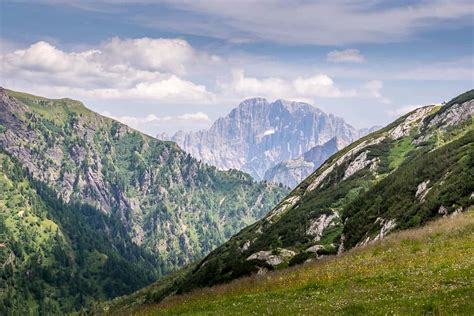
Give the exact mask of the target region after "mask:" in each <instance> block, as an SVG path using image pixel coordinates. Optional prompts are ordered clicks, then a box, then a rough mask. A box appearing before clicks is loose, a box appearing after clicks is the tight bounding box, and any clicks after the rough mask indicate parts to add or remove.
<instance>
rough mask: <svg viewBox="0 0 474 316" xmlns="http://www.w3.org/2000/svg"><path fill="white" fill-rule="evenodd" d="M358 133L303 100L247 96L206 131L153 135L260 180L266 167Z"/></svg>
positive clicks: (351, 138) (340, 120) (224, 166)
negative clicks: (330, 141) (270, 99)
mask: <svg viewBox="0 0 474 316" xmlns="http://www.w3.org/2000/svg"><path fill="white" fill-rule="evenodd" d="M360 134H361V133H360V132H359V131H358V130H356V129H355V128H354V127H352V126H351V125H349V124H347V123H346V122H345V121H344V120H343V119H342V118H339V117H335V116H334V115H328V114H326V113H324V112H322V111H321V110H319V109H317V108H315V107H313V106H312V105H310V104H307V103H304V102H293V101H287V100H276V101H274V102H271V103H269V102H268V101H267V100H266V99H264V98H250V99H246V100H244V101H242V102H241V103H240V104H239V106H237V107H236V108H234V109H233V110H232V111H231V112H230V113H229V114H228V115H227V116H225V117H221V118H219V119H218V120H217V121H215V122H214V124H213V125H212V126H211V127H210V128H209V129H208V130H202V131H198V132H191V133H183V132H178V133H176V134H175V135H173V136H171V137H170V136H168V135H166V134H160V135H157V137H158V138H159V139H163V140H171V141H174V142H176V143H177V144H178V145H179V146H180V147H181V148H183V149H184V150H185V151H187V152H189V153H190V154H191V155H192V156H194V157H195V158H197V159H199V160H202V161H204V162H207V163H209V164H212V165H215V166H217V167H218V168H220V169H230V168H235V169H239V170H242V171H245V172H248V173H250V174H251V175H252V176H253V177H254V178H255V179H257V180H260V179H262V178H263V176H264V174H265V172H266V171H267V170H268V169H269V168H271V167H273V166H275V165H276V164H278V163H280V162H281V161H284V160H287V159H294V158H297V157H299V156H301V155H303V154H304V153H305V152H306V151H308V150H309V149H311V148H312V147H314V146H317V145H323V144H325V143H326V142H327V141H329V140H330V139H331V138H333V137H335V136H337V137H338V138H340V139H344V140H346V142H350V141H353V140H356V139H358V138H359V136H360Z"/></svg>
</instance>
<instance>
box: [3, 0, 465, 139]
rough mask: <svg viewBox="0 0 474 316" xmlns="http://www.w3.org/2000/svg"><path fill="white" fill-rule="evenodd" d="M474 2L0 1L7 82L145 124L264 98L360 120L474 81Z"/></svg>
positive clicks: (186, 123)
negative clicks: (301, 103)
mask: <svg viewBox="0 0 474 316" xmlns="http://www.w3.org/2000/svg"><path fill="white" fill-rule="evenodd" d="M473 12H474V8H473V5H472V2H470V1H458V0H454V1H435V0H426V1H379V0H372V1H350V2H348V1H333V2H328V1H293V2H288V1H283V0H275V1H271V0H268V1H252V0H243V1H147V0H142V1H127V0H121V1H118V0H100V1H61V0H50V1H42V0H39V1H5V0H2V1H1V13H0V14H1V16H0V17H1V25H0V26H1V28H0V44H1V52H0V53H1V66H2V67H1V73H0V75H1V77H0V79H1V80H0V84H1V85H3V86H6V87H8V88H12V89H17V90H23V91H28V92H31V93H36V94H41V95H45V96H49V97H65V96H67V97H73V98H77V99H80V100H82V101H84V102H85V103H86V104H87V106H89V107H90V108H92V109H94V110H96V111H98V112H100V113H103V114H106V115H109V116H112V117H115V118H117V119H119V120H121V121H123V122H125V123H128V124H130V125H132V126H133V127H136V128H138V129H140V130H142V131H144V132H146V133H149V134H152V135H153V134H156V133H158V132H162V131H167V132H174V131H176V130H178V129H185V130H196V129H199V128H205V127H207V126H209V125H210V124H211V123H212V121H214V120H215V119H216V118H218V117H219V116H223V115H226V114H227V113H228V111H229V110H230V109H231V108H233V107H235V106H237V105H238V103H239V102H240V101H241V100H243V99H245V98H247V97H253V96H263V97H266V98H268V99H269V100H274V99H278V98H283V99H290V100H303V101H306V102H309V103H311V104H313V105H315V106H317V107H319V108H321V109H323V110H324V111H326V112H329V113H334V114H336V115H338V116H342V117H343V118H345V119H346V120H347V121H348V122H349V123H351V124H353V125H354V126H356V127H366V126H372V125H380V124H386V123H387V122H390V121H392V120H393V119H394V118H395V117H397V116H398V115H401V114H403V113H404V112H406V111H408V110H410V109H412V108H414V107H416V106H419V105H424V104H429V103H439V102H442V101H446V100H448V99H450V98H451V97H454V96H456V95H457V94H459V93H461V92H463V91H466V90H468V89H471V88H472V87H473V80H474V79H473V52H474V34H473V19H474V15H473Z"/></svg>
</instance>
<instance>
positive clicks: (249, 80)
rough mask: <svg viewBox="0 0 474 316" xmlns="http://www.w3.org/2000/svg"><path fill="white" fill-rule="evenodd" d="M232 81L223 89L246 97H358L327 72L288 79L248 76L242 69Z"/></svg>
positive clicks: (224, 84) (234, 75) (306, 99)
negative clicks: (325, 73)
mask: <svg viewBox="0 0 474 316" xmlns="http://www.w3.org/2000/svg"><path fill="white" fill-rule="evenodd" d="M232 74H233V75H232V80H231V81H230V82H227V83H222V84H221V88H222V89H223V90H225V91H228V92H229V93H234V94H237V95H238V96H240V97H242V98H246V97H254V96H263V97H267V98H270V99H291V100H302V101H309V102H312V100H314V98H318V97H326V98H341V97H349V96H355V95H356V92H355V91H354V90H348V91H343V90H341V89H340V88H338V87H337V86H336V85H335V83H334V81H333V80H332V79H331V78H330V77H329V76H327V75H324V74H316V75H313V76H310V77H296V78H294V79H285V78H280V77H267V78H256V77H248V76H246V75H245V72H244V71H243V70H241V69H235V70H234V71H233V73H232Z"/></svg>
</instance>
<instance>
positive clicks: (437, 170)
mask: <svg viewBox="0 0 474 316" xmlns="http://www.w3.org/2000/svg"><path fill="white" fill-rule="evenodd" d="M473 99H474V90H471V91H469V92H467V93H465V94H463V95H462V96H460V97H458V98H455V99H453V100H452V101H450V102H448V103H447V104H445V105H444V106H443V107H439V106H426V107H422V108H419V109H417V110H415V111H413V112H411V113H409V114H407V115H405V116H403V117H401V118H399V119H398V120H396V121H395V122H393V123H392V124H390V125H388V126H387V127H385V128H383V129H381V130H378V131H376V132H374V133H372V134H370V135H368V136H366V137H364V138H362V139H360V140H358V141H356V142H354V143H353V144H351V145H349V146H347V147H345V148H344V149H342V150H341V151H339V152H338V153H336V154H335V155H333V156H332V157H331V158H329V159H328V160H326V162H325V163H324V164H323V165H322V166H321V167H319V168H318V169H317V170H316V171H315V172H314V173H312V174H311V175H310V176H309V177H308V178H306V179H305V180H304V181H303V182H302V183H301V184H300V185H298V186H297V187H296V188H295V189H294V190H293V191H292V192H291V193H290V194H289V195H288V197H287V198H285V199H284V200H282V201H281V202H280V203H279V204H278V205H277V206H276V207H275V208H274V209H273V210H272V211H271V212H269V213H268V214H267V215H266V216H265V217H264V218H263V219H262V220H260V221H258V222H256V223H255V224H253V225H251V226H249V227H247V228H245V229H243V230H242V231H241V232H240V233H238V234H237V235H235V236H234V237H232V238H231V239H230V240H229V241H228V242H227V243H226V244H224V245H223V246H221V247H219V248H218V249H216V250H214V251H213V252H211V253H210V254H209V255H208V256H207V257H206V258H205V259H203V260H202V261H201V262H200V263H198V264H197V266H196V267H195V268H194V269H193V270H192V271H190V272H189V273H188V274H187V276H186V277H184V278H183V280H182V281H181V282H180V284H179V285H178V286H177V288H176V287H175V288H174V290H176V289H178V291H189V290H190V289H193V288H195V287H202V286H210V285H213V284H216V283H221V282H225V281H228V280H232V279H235V278H238V277H240V276H243V275H248V274H251V273H257V272H259V273H262V271H265V269H266V270H271V269H280V268H283V267H286V266H288V265H293V264H297V263H302V262H305V261H307V260H315V259H317V258H320V257H321V256H324V255H328V254H337V253H340V252H343V251H345V250H348V249H350V248H352V247H355V246H358V245H359V246H360V245H364V244H367V243H371V242H373V241H375V240H379V239H381V238H383V237H384V236H386V235H387V234H389V233H391V232H393V231H396V230H400V229H405V228H409V227H416V226H419V225H422V224H424V223H425V222H427V221H429V220H431V219H434V218H436V217H439V216H447V215H449V214H457V213H459V212H460V211H463V210H466V209H467V208H468V207H469V206H470V205H472V204H474V198H473V196H474V161H473V159H474V118H473V114H472V113H473V109H474V100H473ZM422 195H423V197H422ZM280 249H285V250H287V251H291V252H293V253H294V255H292V256H289V255H288V256H287V257H285V258H284V260H283V257H278V258H279V260H277V261H278V264H276V265H272V264H269V262H267V260H259V259H261V258H260V257H261V256H260V254H264V255H265V256H266V257H265V258H267V257H269V254H271V253H272V251H275V254H277V253H278V252H279V250H280ZM309 250H311V251H309ZM287 254H289V252H287ZM267 255H268V256H267ZM252 256H253V257H252ZM249 258H250V259H249ZM265 258H263V259H265ZM273 259H275V258H273ZM280 259H282V260H280ZM277 261H272V262H274V263H276V262H277Z"/></svg>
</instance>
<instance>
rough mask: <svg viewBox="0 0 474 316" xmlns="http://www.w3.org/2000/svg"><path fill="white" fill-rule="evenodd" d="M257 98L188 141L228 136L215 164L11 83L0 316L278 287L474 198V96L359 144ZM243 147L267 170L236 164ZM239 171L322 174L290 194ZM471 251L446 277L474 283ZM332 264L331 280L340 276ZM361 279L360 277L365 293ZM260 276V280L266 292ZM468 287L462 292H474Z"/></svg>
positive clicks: (0, 130)
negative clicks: (302, 270)
mask: <svg viewBox="0 0 474 316" xmlns="http://www.w3.org/2000/svg"><path fill="white" fill-rule="evenodd" d="M246 102H247V103H246ZM246 102H244V103H242V104H241V106H239V108H238V109H235V110H233V111H232V112H231V114H230V115H229V116H228V117H226V118H222V119H220V120H218V121H217V122H216V123H215V124H214V125H213V127H212V128H211V129H210V130H209V131H201V132H197V133H192V134H188V135H186V136H183V137H184V139H193V137H197V136H196V135H201V137H202V140H203V144H205V145H206V146H207V145H208V144H209V142H207V143H206V140H213V141H217V140H218V141H219V142H222V143H221V144H222V146H223V148H222V149H227V150H229V151H225V150H224V151H219V148H217V147H216V148H214V150H215V152H213V151H207V149H206V151H204V149H203V150H202V152H207V154H208V155H214V154H215V155H216V157H217V158H219V159H220V158H223V157H229V160H226V159H227V158H226V159H224V160H223V161H226V162H227V163H228V165H226V166H223V167H220V168H218V167H216V166H211V165H208V164H207V163H206V162H204V161H201V160H198V159H197V158H194V157H192V156H191V154H189V153H186V152H185V151H183V150H182V149H181V148H180V146H178V145H177V144H176V143H174V142H169V141H161V140H158V139H155V138H153V137H150V136H147V135H144V134H142V133H139V132H137V131H135V130H133V129H131V128H129V127H127V126H126V125H123V124H121V123H119V122H117V121H114V120H112V119H109V118H106V117H103V116H101V115H98V114H97V113H94V112H93V111H91V110H89V109H87V108H86V107H85V106H84V105H83V104H82V103H81V102H79V101H75V100H71V99H48V98H44V97H38V96H33V95H30V94H26V93H21V92H15V91H11V90H6V89H3V88H0V238H1V239H0V264H1V265H2V270H1V271H0V279H1V280H2V282H1V283H0V314H9V313H11V311H14V312H15V313H18V314H61V313H67V312H71V311H80V310H81V309H83V308H88V312H91V313H114V312H115V311H120V312H124V313H130V312H131V311H132V310H133V309H134V308H136V307H143V306H144V305H146V304H156V303H157V302H161V301H163V300H164V299H166V300H165V301H164V302H165V303H166V302H173V301H175V302H176V301H182V299H181V298H182V297H180V296H176V295H181V294H186V293H190V292H192V291H193V290H197V289H202V288H204V287H213V286H216V285H219V284H223V283H227V282H230V281H233V280H235V279H238V278H241V277H246V276H251V275H266V274H268V275H269V279H270V278H271V275H272V274H271V273H272V271H276V270H283V269H285V268H288V267H291V266H296V265H300V264H303V263H307V262H324V261H325V260H321V259H325V258H335V257H337V258H339V257H340V256H339V255H341V254H344V253H347V252H350V253H351V251H352V249H354V248H355V249H359V248H362V247H366V246H368V245H369V246H370V245H374V244H376V243H377V242H379V241H380V240H382V239H385V237H386V236H387V235H389V234H392V233H394V232H397V231H402V230H406V229H409V228H415V227H419V226H423V225H425V224H426V223H428V222H430V221H433V220H435V219H438V218H442V217H446V218H449V217H454V216H456V215H458V214H460V213H461V212H464V211H466V210H467V209H469V208H472V205H474V90H470V91H468V92H466V93H464V94H461V95H459V96H457V97H455V98H454V99H452V100H451V101H449V102H447V103H445V104H443V105H442V106H437V105H427V106H424V107H420V108H418V109H416V110H414V111H412V112H410V113H408V114H406V115H404V116H402V117H400V118H398V119H397V120H396V121H394V122H393V123H391V124H389V125H387V126H385V127H383V128H380V129H377V130H375V131H372V132H371V133H370V134H368V135H366V136H363V137H362V138H359V136H361V134H363V133H364V131H357V130H355V129H353V128H351V127H350V125H347V124H346V123H344V122H343V121H342V119H338V118H335V117H333V116H331V115H326V114H324V113H322V112H320V111H319V110H317V109H315V108H313V107H311V106H309V105H307V104H304V103H290V102H286V101H276V102H274V103H271V104H269V103H267V102H266V101H265V100H264V99H252V100H248V101H246ZM255 102H259V103H258V104H256V103H255ZM274 109H279V111H280V112H274ZM254 112H256V113H254ZM270 112H271V113H272V114H271V115H269V113H270ZM275 113H277V114H275ZM254 114H255V116H254ZM251 116H253V118H252V117H251ZM288 116H290V118H288ZM257 117H258V118H259V119H257ZM269 117H271V118H272V119H271V120H269V119H268V118H269ZM231 118H232V119H231ZM283 118H285V119H283ZM295 118H296V119H295ZM219 122H220V123H219ZM270 123H271V124H270ZM302 126H303V127H304V128H302ZM230 127H232V128H230ZM244 127H245V128H244ZM217 130H219V131H221V132H222V135H221V134H219V133H217V132H216V131H217ZM277 130H278V131H277ZM280 130H283V131H281V132H279V131H280ZM210 131H214V132H215V133H213V134H212V136H211V134H210ZM257 131H258V133H260V134H258V135H261V140H260V142H256V139H257V138H258V137H256V136H255V135H257ZM367 132H368V131H367ZM336 134H337V135H336ZM273 135H275V136H273ZM267 137H268V138H267ZM273 137H275V138H273ZM351 137H352V138H351ZM232 139H233V140H234V141H235V142H232V141H231V140H232ZM352 139H357V140H355V141H352ZM244 140H247V141H248V143H247V145H246V144H245V142H244ZM193 141H195V140H193ZM285 141H286V142H287V145H286V147H285V146H284V142H285ZM351 141H352V142H351ZM298 142H299V143H298ZM298 144H299V145H298ZM302 144H306V145H305V146H306V147H305V148H304V149H303V145H302ZM183 147H185V146H183ZM202 148H204V147H202ZM240 149H242V150H243V152H246V153H248V152H250V150H252V151H253V152H255V154H256V155H259V156H258V157H260V158H259V159H260V161H258V160H255V159H253V158H252V159H250V160H249V161H247V160H246V159H243V160H242V159H240V160H239V159H236V160H232V159H230V158H232V157H234V158H235V157H237V156H236V155H237V152H238V150H240ZM262 149H265V151H267V153H265V151H263V152H262V151H261V150H262ZM332 151H337V152H335V153H334V154H332V155H331V154H330V152H332ZM229 153H233V154H235V155H234V156H233V155H229ZM271 153H273V154H271ZM277 154H278V155H280V154H281V157H283V158H281V159H284V160H280V161H279V162H278V163H277V160H276V158H275V160H274V162H272V163H273V164H274V165H273V167H272V166H271V163H268V161H266V160H265V159H264V157H276V156H277ZM285 155H286V156H285ZM293 155H294V156H293ZM327 156H329V157H328V158H326V157H327ZM217 158H216V161H217ZM238 162H240V163H242V165H241V166H247V167H248V166H250V165H253V166H254V167H255V168H254V169H253V170H254V171H255V170H257V169H258V170H259V173H258V177H264V176H265V173H266V174H267V176H266V177H267V178H268V180H271V181H274V180H273V179H276V178H279V179H285V181H287V182H288V183H289V184H292V185H294V184H296V183H297V182H298V177H304V173H302V172H300V171H301V170H302V169H301V168H303V167H305V168H306V167H307V169H306V170H305V172H311V171H310V169H311V165H310V164H312V166H314V167H315V166H316V165H318V164H320V166H319V167H317V169H316V170H315V171H313V172H312V173H311V174H310V175H309V176H307V177H306V178H305V179H304V180H303V181H301V182H300V183H298V184H296V185H295V186H294V189H293V190H292V191H291V192H289V193H288V189H287V188H286V187H285V186H283V185H276V184H273V183H271V181H263V182H256V181H255V180H254V178H252V176H251V175H249V174H246V173H244V172H242V171H239V170H236V168H237V167H236V166H235V165H233V164H234V163H238ZM292 163H293V164H294V165H295V166H296V167H295V168H293V170H299V171H298V172H295V171H291V170H292V169H291V168H292ZM278 164H280V165H278ZM275 165H276V166H277V167H275ZM301 166H303V167H301ZM228 168H229V170H227V171H222V170H219V169H228ZM242 168H243V167H242ZM249 168H250V167H249ZM252 168H253V167H252ZM269 168H274V169H269ZM285 168H286V169H287V170H290V172H286V171H285ZM298 168H300V169H298ZM267 170H270V171H267ZM278 173H279V174H278ZM295 174H296V175H297V176H294V175H295ZM254 176H255V177H257V176H256V175H255V174H254ZM278 182H281V181H278ZM453 223H456V221H455V222H453ZM466 227H467V226H466ZM471 228H472V227H471ZM466 229H467V228H466ZM466 231H467V230H463V231H462V232H461V231H460V232H459V233H458V234H457V235H453V236H451V237H452V238H451V237H448V236H445V237H442V238H443V239H442V240H446V241H440V240H441V239H440V238H441V237H439V234H441V233H443V234H447V230H444V231H443V230H439V233H436V234H433V233H432V232H430V233H429V234H430V235H429V236H428V235H426V234H427V233H424V234H425V236H428V237H426V238H425V239H423V240H429V241H430V242H431V241H432V246H430V247H431V248H430V250H429V251H427V253H429V254H430V255H432V256H434V252H433V251H435V253H436V254H439V253H442V250H441V249H442V247H445V246H446V247H447V248H446V249H447V250H448V251H449V253H450V254H452V253H453V249H455V247H456V246H459V247H464V248H462V249H460V251H461V252H462V253H463V254H464V253H465V252H466V251H465V248H466V246H465V245H464V244H462V243H461V241H460V240H461V239H464V238H461V237H459V236H467V233H466ZM461 233H462V235H461ZM437 234H438V235H437ZM410 242H411V241H403V242H402V243H401V244H400V243H399V244H397V245H400V247H398V246H396V245H395V246H393V245H392V246H390V245H389V246H387V247H392V248H390V249H387V250H386V251H385V250H384V258H385V259H384V260H387V258H392V259H391V260H392V261H391V262H393V260H395V259H394V256H393V252H394V251H402V252H403V254H404V255H405V256H408V253H413V252H417V251H418V250H417V249H419V247H420V246H419V245H418V246H417V245H412V244H410ZM430 242H428V243H430ZM449 242H456V246H454V247H453V246H452V245H450V246H449V247H448V246H447V245H448V244H449ZM407 243H408V244H407ZM384 249H385V248H384ZM467 251H468V250H467ZM376 252H377V250H376V249H375V250H373V251H369V252H365V256H370V258H372V259H370V260H372V261H370V262H372V264H374V265H375V264H377V262H379V261H380V260H381V259H377V258H375V259H373V257H376V256H377V254H376ZM341 257H343V256H341ZM412 257H413V256H412ZM349 258H353V259H354V260H355V261H357V260H359V259H360V257H358V256H357V254H356V255H355V256H353V257H349ZM397 258H399V259H400V260H405V259H404V258H405V257H400V256H399V257H397ZM424 258H426V260H435V257H428V256H426V257H424ZM462 258H463V261H462V264H463V266H462V269H461V270H459V269H458V270H456V269H454V268H453V267H455V266H453V264H454V263H449V262H444V263H443V266H440V267H438V268H439V269H446V267H448V268H450V269H451V268H453V269H452V270H450V271H451V272H449V273H451V274H453V273H457V272H455V271H463V272H462V273H464V274H463V275H465V271H467V270H466V269H465V264H466V262H467V261H466V260H465V259H466V258H469V256H468V255H463V257H462ZM374 260H375V261H374ZM413 260H415V259H413ZM359 261H360V260H359ZM418 261H419V260H418ZM418 261H417V262H418ZM338 262H347V260H346V261H344V260H343V259H341V260H340V261H337V262H336V261H334V265H335V268H334V269H336V270H337V269H338V268H337V267H342V268H341V269H348V266H347V265H343V266H339V265H338V264H339V263H338ZM385 262H387V261H385ZM379 263H380V262H379ZM407 264H410V262H408V263H407ZM443 267H444V268H443ZM336 270H328V271H329V272H326V274H325V275H326V276H327V275H338V277H340V278H342V277H343V276H341V275H340V274H338V272H337V271H336ZM359 270H360V269H359ZM359 270H357V273H358V274H357V275H356V279H351V280H352V281H353V282H356V283H357V284H359V285H360V284H361V282H362V283H364V282H365V281H364V279H362V278H361V276H362V275H364V274H363V271H359ZM392 270H393V269H392ZM392 270H390V269H387V270H385V272H387V273H388V272H389V271H392ZM331 271H332V272H331ZM366 272H367V271H366ZM392 272H393V271H392ZM392 272H390V273H392ZM381 273H382V272H381ZM277 277H278V276H277ZM357 277H359V278H358V279H357ZM378 277H379V278H380V277H381V276H380V275H379V276H378ZM390 277H391V278H393V274H391V276H390ZM294 278H295V276H294V275H293V276H292V275H291V274H290V276H289V279H286V280H290V279H294ZM157 279H158V281H157V282H155V283H153V282H154V281H155V280H157ZM261 280H262V279H261V278H260V279H259V278H256V279H255V281H252V282H258V284H257V285H258V286H260V285H262V284H263V283H260V281H261ZM281 280H283V278H281ZM377 280H379V279H377ZM397 280H398V279H397ZM423 280H424V281H426V282H431V281H432V280H431V279H423ZM456 280H457V279H456ZM352 281H351V282H352ZM385 281H386V282H391V281H390V280H385ZM448 281H449V282H454V281H453V280H451V279H450V280H448ZM456 282H458V281H456ZM458 283H459V282H458ZM458 283H456V289H458V288H459V291H465V289H466V287H465V286H464V285H463V284H465V283H462V282H461V283H459V284H461V285H462V286H461V287H458V285H459V284H458ZM242 284H244V283H242ZM245 286H247V288H248V285H245ZM263 286H264V285H263ZM310 286H316V285H310ZM325 286H326V288H329V287H331V286H335V285H334V283H330V284H329V283H328V284H326V285H325ZM354 286H355V285H354ZM435 286H438V284H434V283H433V284H432V285H429V286H428V287H429V288H430V289H431V288H432V287H435ZM453 286H454V285H453ZM305 289H306V288H305ZM311 289H313V287H312V288H311ZM314 289H315V290H317V291H321V290H322V288H320V287H315V288H314ZM371 289H372V290H373V288H372V287H371ZM366 290H367V289H366ZM366 290H364V291H366ZM199 291H201V290H199ZM199 291H194V292H193V293H198V292H199ZM208 291H210V292H211V293H217V292H218V291H219V288H211V289H210V290H208ZM132 292H133V293H132ZM130 293H132V294H130ZM203 293H207V292H206V291H204V292H203ZM301 293H304V291H303V292H302V291H301V290H297V291H295V292H292V294H291V295H292V296H291V297H292V298H298V299H300V298H301V295H300V294H301ZM371 293H372V292H371ZM456 293H457V292H456ZM462 293H464V292H462ZM462 293H461V294H459V295H458V296H456V297H462V298H465V297H466V295H463V294H462ZM127 294H129V295H127ZM121 295H125V296H122V297H118V298H115V299H113V300H111V301H108V302H104V303H101V301H104V300H109V299H112V298H114V297H117V296H121ZM187 295H192V294H187ZM185 297H189V296H185ZM317 297H321V296H319V294H318V296H317ZM449 297H454V296H449ZM247 298H248V297H247ZM272 300H274V298H272ZM237 303H238V304H241V305H242V306H244V305H245V304H244V303H243V302H242V301H240V302H236V304H237ZM206 304H207V305H206V306H208V307H211V305H212V302H208V303H206ZM209 304H211V305H209ZM266 304H268V302H267V303H266ZM236 306H237V305H236ZM215 307H216V306H213V308H215ZM260 307H261V306H259V308H260ZM191 308H192V307H191ZM201 308H205V307H202V306H201ZM350 311H354V310H349V312H350Z"/></svg>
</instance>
